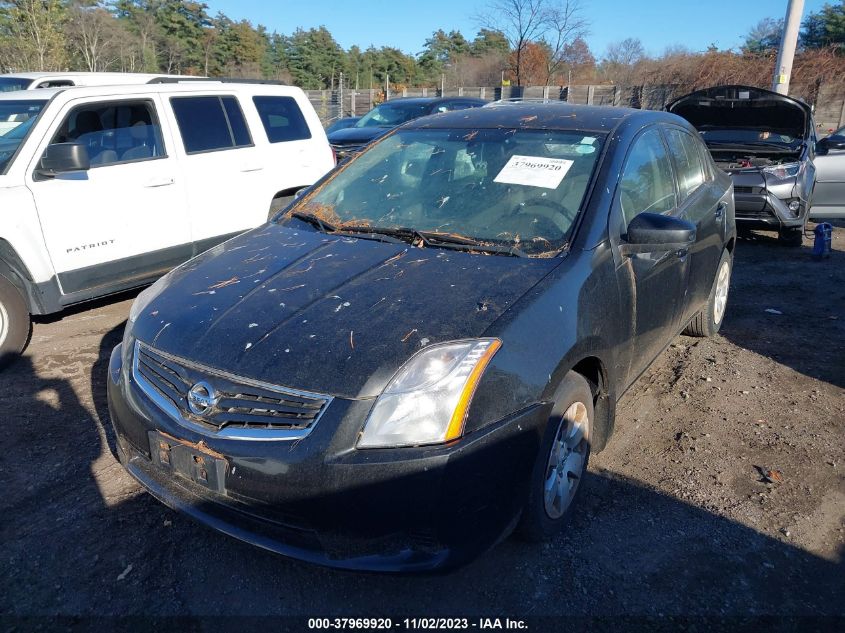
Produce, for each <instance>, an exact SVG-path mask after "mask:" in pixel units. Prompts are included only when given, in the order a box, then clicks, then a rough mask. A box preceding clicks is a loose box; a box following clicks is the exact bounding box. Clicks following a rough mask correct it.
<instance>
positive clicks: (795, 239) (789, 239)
mask: <svg viewBox="0 0 845 633" xmlns="http://www.w3.org/2000/svg"><path fill="white" fill-rule="evenodd" d="M778 242H780V243H781V244H782V245H784V246H792V247H797V246H801V244H802V243H803V242H804V229H803V228H802V227H798V228H794V227H793V228H788V229H787V228H783V229H779V230H778Z"/></svg>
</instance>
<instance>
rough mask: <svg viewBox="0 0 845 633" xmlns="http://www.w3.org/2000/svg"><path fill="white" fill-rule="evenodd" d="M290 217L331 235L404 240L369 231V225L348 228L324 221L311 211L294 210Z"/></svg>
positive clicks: (392, 241) (396, 241)
mask: <svg viewBox="0 0 845 633" xmlns="http://www.w3.org/2000/svg"><path fill="white" fill-rule="evenodd" d="M291 217H294V218H296V219H298V220H302V221H303V222H307V223H308V224H311V225H312V226H315V227H317V228H318V229H320V230H321V231H322V232H323V233H331V234H332V235H344V236H346V237H354V238H356V239H361V240H375V241H377V242H389V243H391V244H402V243H403V242H404V240H400V239H399V238H398V237H393V236H391V235H385V234H383V233H378V232H375V231H371V230H370V229H369V227H366V226H353V227H351V228H350V229H347V228H346V227H337V226H335V225H334V224H332V223H331V222H326V221H325V220H323V219H321V218H319V217H317V216H316V215H314V214H313V213H303V212H301V211H294V212H293V213H291Z"/></svg>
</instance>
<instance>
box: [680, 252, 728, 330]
mask: <svg viewBox="0 0 845 633" xmlns="http://www.w3.org/2000/svg"><path fill="white" fill-rule="evenodd" d="M732 268H733V256H732V255H731V254H730V252H729V251H727V250H725V252H723V253H722V259H721V260H719V267H718V268H717V269H716V279H714V280H713V287H712V288H711V289H710V297H709V298H708V299H707V305H706V306H705V307H704V309H703V310H701V312H699V313H698V314H696V315H695V316H694V317H693V318H692V321H690V322H689V325H687V327H686V328H685V329H684V334H686V335H687V336H700V337H706V336H713V335H714V334H716V333H717V332H718V331H719V328H721V327H722V321H723V320H724V319H725V310H726V309H727V307H728V290H730V287H731V269H732Z"/></svg>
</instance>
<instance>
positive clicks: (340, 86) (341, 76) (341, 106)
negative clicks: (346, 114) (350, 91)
mask: <svg viewBox="0 0 845 633" xmlns="http://www.w3.org/2000/svg"><path fill="white" fill-rule="evenodd" d="M338 87H339V88H340V95H339V98H338V101H340V117H338V118H341V119H342V118H343V71H342V70H341V71H340V83H339V84H338Z"/></svg>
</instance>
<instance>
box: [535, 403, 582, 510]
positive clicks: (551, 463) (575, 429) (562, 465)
mask: <svg viewBox="0 0 845 633" xmlns="http://www.w3.org/2000/svg"><path fill="white" fill-rule="evenodd" d="M589 431H590V418H589V415H588V413H587V407H586V406H585V405H584V403H583V402H574V403H572V405H570V407H569V408H568V409H567V410H566V412H565V413H564V414H563V419H562V420H561V422H560V425H559V426H558V431H557V435H556V436H555V439H554V442H552V448H551V451H550V452H549V460H548V464H547V466H546V478H545V482H544V484H543V502H544V507H545V510H546V514H547V515H548V516H549V518H550V519H559V518H560V517H561V516H563V514H564V513H565V512H566V510H567V508H569V505H570V504H571V503H572V499H573V498H574V497H575V492H576V490H577V489H578V484H579V483H580V481H581V477H582V476H583V474H584V464H585V462H586V458H587V442H588V438H589Z"/></svg>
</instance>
